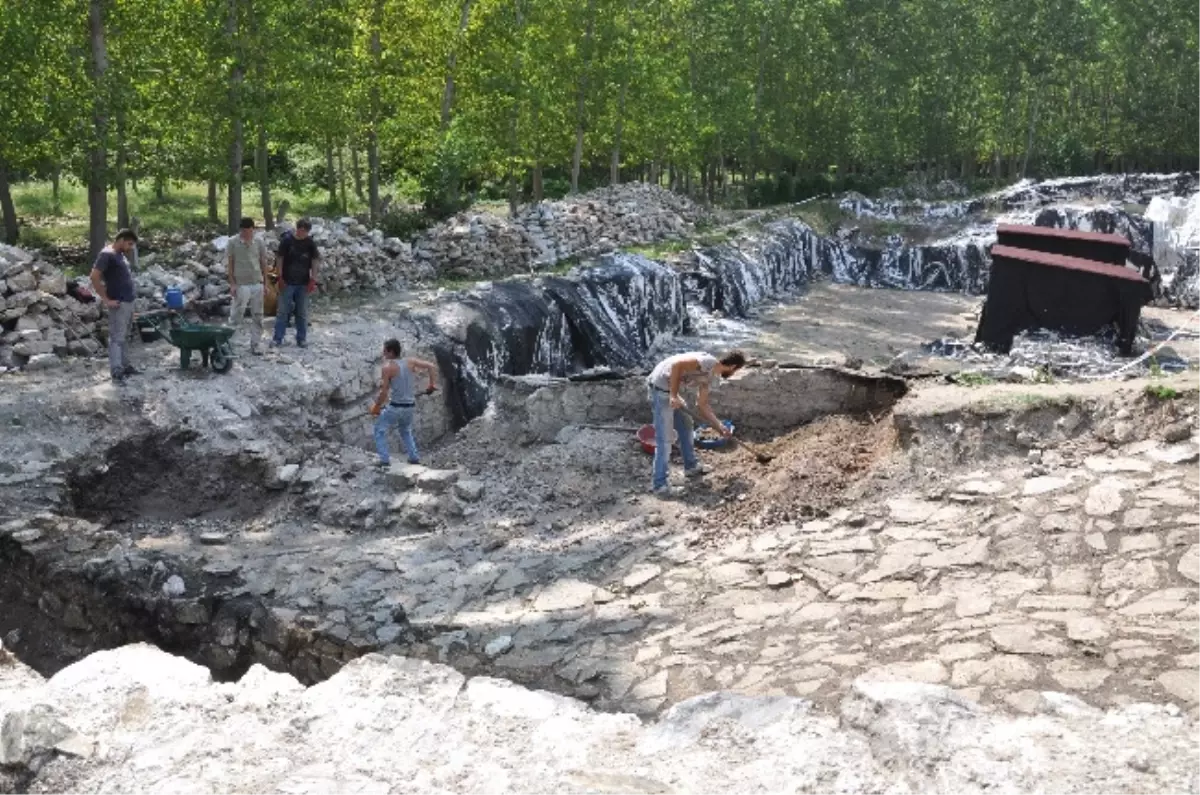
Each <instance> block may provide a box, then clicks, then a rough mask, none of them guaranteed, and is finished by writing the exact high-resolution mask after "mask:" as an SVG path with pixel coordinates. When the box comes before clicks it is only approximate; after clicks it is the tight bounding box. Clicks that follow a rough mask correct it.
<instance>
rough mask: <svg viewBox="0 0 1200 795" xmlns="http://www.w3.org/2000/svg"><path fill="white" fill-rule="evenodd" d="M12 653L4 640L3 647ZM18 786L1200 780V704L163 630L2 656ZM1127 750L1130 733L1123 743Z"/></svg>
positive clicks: (1070, 786)
mask: <svg viewBox="0 0 1200 795" xmlns="http://www.w3.org/2000/svg"><path fill="white" fill-rule="evenodd" d="M0 654H2V653H0ZM0 718H2V719H3V724H2V725H3V729H0V787H2V788H3V789H5V791H9V792H25V791H38V792H47V791H64V792H65V791H76V792H99V791H120V792H155V791H164V790H172V791H193V792H195V791H244V792H266V791H274V792H342V791H355V792H389V791H399V790H406V791H439V792H454V793H459V792H513V791H516V792H522V791H529V790H533V789H538V790H553V791H556V792H645V793H651V792H655V793H657V792H725V791H743V792H745V791H760V790H761V791H798V792H807V791H837V792H847V793H857V792H909V791H924V792H942V793H964V792H992V791H997V790H1003V791H1026V792H1029V791H1053V792H1093V791H1095V789H1096V787H1097V782H1103V784H1102V785H1101V786H1102V787H1103V788H1104V789H1106V790H1112V791H1124V792H1131V791H1138V792H1191V791H1195V789H1196V786H1197V783H1198V782H1197V771H1196V759H1195V754H1194V753H1193V752H1194V750H1195V745H1196V723H1195V721H1194V720H1193V719H1191V718H1188V717H1185V716H1183V715H1181V713H1180V711H1179V710H1178V709H1177V708H1175V707H1172V706H1151V705H1148V704H1134V705H1131V706H1127V707H1122V708H1118V709H1113V710H1109V711H1107V712H1104V711H1100V710H1097V709H1094V708H1092V707H1089V706H1087V705H1085V704H1084V703H1083V702H1081V701H1079V700H1078V699H1075V698H1073V697H1071V696H1067V695H1063V694H1061V693H1053V692H1047V693H1043V694H1041V695H1040V696H1039V700H1038V705H1037V709H1036V711H1035V714H1032V715H1029V716H1023V717H1007V716H1004V715H1002V714H998V713H995V712H992V711H989V710H986V709H983V708H981V707H979V706H978V705H976V704H974V703H972V702H970V701H968V700H966V699H964V698H962V697H961V696H959V695H957V694H956V693H954V692H953V691H951V690H950V689H948V688H945V687H941V686H937V685H928V684H919V683H907V682H881V681H870V680H866V679H863V680H860V681H858V682H856V683H855V685H854V687H853V688H852V690H851V691H850V692H849V693H848V694H847V695H846V696H845V698H844V699H843V701H842V703H841V705H840V709H839V710H838V711H837V713H836V714H832V715H827V714H820V713H817V712H815V711H813V709H812V707H811V704H810V703H808V702H806V701H804V700H803V699H799V698H792V697H785V696H775V697H771V696H765V697H746V696H737V695H732V694H709V695H704V696H699V697H697V698H694V699H691V700H689V701H685V702H683V703H681V704H678V705H676V706H675V707H673V708H672V709H671V710H670V711H668V712H667V713H666V714H665V715H663V716H662V717H661V718H660V719H659V720H657V721H656V722H653V723H649V724H642V723H641V722H640V721H639V720H638V719H637V718H636V717H635V716H633V715H630V714H625V713H608V714H605V713H598V712H594V711H592V710H590V709H588V708H587V707H586V706H585V705H583V704H582V703H581V702H578V701H575V700H572V699H569V698H564V697H561V696H555V695H551V694H549V693H544V692H539V691H532V690H527V689H525V688H522V687H519V686H517V685H513V684H511V683H509V682H505V681H502V680H498V679H491V678H486V677H476V678H472V679H467V678H465V677H463V676H462V675H461V674H459V673H457V672H456V671H454V670H453V669H451V668H448V667H446V666H441V665H435V664H430V663H425V662H418V661H415V660H408V659H404V658H385V657H382V656H379V655H370V656H367V657H364V658H362V659H359V660H356V661H354V662H352V663H350V664H349V665H347V666H346V667H345V668H344V669H342V671H341V672H339V673H337V674H336V675H334V676H333V677H332V678H331V679H329V680H328V681H325V682H322V683H321V684H318V685H315V686H313V687H310V688H307V689H305V688H304V687H302V686H301V685H300V684H299V683H297V682H296V680H295V679H293V678H291V677H290V676H287V675H286V674H278V673H272V672H270V671H268V670H267V669H265V668H263V667H262V666H255V667H254V668H252V669H251V670H250V671H249V672H248V673H247V674H246V675H245V676H244V677H243V678H242V679H241V681H240V682H236V683H223V684H218V683H215V682H213V681H212V679H211V677H210V675H209V673H208V671H207V670H206V669H204V668H202V667H200V666H197V665H194V664H192V663H189V662H187V661H185V660H183V659H182V658H178V657H172V656H170V655H168V654H166V653H164V652H162V651H159V650H158V649H155V648H153V647H150V646H141V645H139V646H127V647H124V648H121V649H115V650H113V651H106V652H100V653H97V654H94V655H92V656H91V657H88V658H87V659H85V660H82V661H80V662H79V663H76V664H75V665H73V666H71V667H69V668H67V669H65V670H63V671H61V672H59V673H58V674H57V675H55V676H54V677H53V678H51V679H50V680H48V681H43V680H41V678H40V677H38V676H37V675H36V674H35V673H33V672H32V671H30V670H28V669H26V668H24V667H23V666H21V665H20V664H19V663H16V662H15V661H13V660H11V659H5V660H0ZM1114 749H1119V750H1116V751H1114Z"/></svg>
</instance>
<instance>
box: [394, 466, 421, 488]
mask: <svg viewBox="0 0 1200 795" xmlns="http://www.w3.org/2000/svg"><path fill="white" fill-rule="evenodd" d="M425 471H426V467H423V466H421V465H420V464H392V465H391V466H390V467H388V469H387V480H388V483H389V484H390V485H391V486H392V487H393V488H398V489H411V488H413V487H414V486H416V485H417V479H418V478H419V477H421V475H423V474H424V473H425Z"/></svg>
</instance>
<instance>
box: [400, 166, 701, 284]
mask: <svg viewBox="0 0 1200 795" xmlns="http://www.w3.org/2000/svg"><path fill="white" fill-rule="evenodd" d="M703 212H704V211H703V210H702V209H701V208H700V207H699V206H697V205H696V204H694V203H693V202H692V201H691V200H690V199H688V198H686V197H684V196H680V195H678V194H675V193H672V192H671V191H669V190H665V189H664V188H660V187H658V186H656V185H647V184H644V183H640V182H633V183H628V184H625V185H618V186H615V187H611V188H600V189H598V190H594V191H591V192H589V193H585V194H582V195H580V196H575V197H568V198H566V199H563V200H562V201H548V202H541V203H540V204H534V205H530V206H528V207H526V208H524V209H523V210H521V211H520V212H519V213H518V215H517V217H516V218H513V219H510V218H502V217H498V216H494V215H487V214H483V213H469V214H467V213H460V214H459V215H457V216H455V217H454V218H452V219H450V220H449V221H446V222H445V223H442V224H440V225H438V226H436V227H434V228H433V229H431V230H429V231H428V232H426V233H425V234H424V235H422V236H421V237H420V238H419V239H418V240H417V242H416V244H415V246H414V248H415V253H416V257H417V259H418V261H420V262H425V263H429V264H431V265H432V266H433V267H435V268H436V269H437V271H438V273H439V274H442V275H446V276H451V277H454V278H491V277H497V276H507V275H509V274H512V273H516V272H522V271H536V270H539V269H544V268H548V267H553V266H554V265H555V264H556V263H558V262H561V261H563V260H569V259H573V258H578V257H587V256H593V255H596V254H601V253H605V252H609V251H613V250H615V249H617V248H620V247H626V246H638V245H646V244H649V243H655V242H658V241H662V240H668V239H677V238H681V237H685V236H687V235H688V234H690V233H691V232H692V231H693V230H694V228H695V227H694V224H695V222H696V221H697V220H699V219H700V218H701V216H702V214H703Z"/></svg>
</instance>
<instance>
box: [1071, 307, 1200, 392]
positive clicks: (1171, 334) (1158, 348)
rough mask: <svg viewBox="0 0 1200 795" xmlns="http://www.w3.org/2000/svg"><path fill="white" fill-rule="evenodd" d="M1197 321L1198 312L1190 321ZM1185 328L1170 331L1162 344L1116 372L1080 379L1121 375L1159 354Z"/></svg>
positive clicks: (1094, 379) (1199, 317)
mask: <svg viewBox="0 0 1200 795" xmlns="http://www.w3.org/2000/svg"><path fill="white" fill-rule="evenodd" d="M1197 319H1200V312H1197V313H1196V314H1195V315H1193V316H1192V320H1197ZM1185 328H1186V326H1180V327H1179V328H1177V329H1175V330H1174V331H1172V332H1171V333H1170V334H1169V335H1168V336H1167V338H1166V339H1165V340H1163V341H1162V342H1160V343H1158V344H1157V345H1155V346H1154V347H1153V348H1151V349H1150V350H1148V351H1146V352H1145V353H1143V354H1142V355H1141V356H1139V357H1137V358H1136V359H1134V360H1133V361H1132V362H1129V363H1128V364H1123V365H1121V366H1120V367H1118V368H1117V369H1116V370H1113V371H1112V372H1111V373H1102V374H1100V375H1084V376H1081V377H1082V378H1086V379H1089V380H1093V381H1096V380H1100V379H1102V378H1112V377H1113V376H1114V375H1116V374H1117V373H1122V372H1124V371H1126V370H1128V369H1129V368H1130V367H1133V366H1134V365H1135V364H1138V363H1140V362H1143V361H1145V360H1146V359H1148V358H1149V357H1151V356H1153V355H1154V354H1156V353H1158V352H1159V350H1161V349H1162V348H1163V347H1164V346H1165V345H1166V344H1167V343H1168V342H1170V341H1171V340H1173V339H1175V337H1177V336H1178V335H1179V334H1180V333H1181V332H1182V331H1183V330H1184V329H1185Z"/></svg>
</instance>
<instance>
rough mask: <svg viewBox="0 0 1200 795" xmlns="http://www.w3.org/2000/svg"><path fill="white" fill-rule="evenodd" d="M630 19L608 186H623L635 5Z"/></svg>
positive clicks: (628, 9) (630, 8)
mask: <svg viewBox="0 0 1200 795" xmlns="http://www.w3.org/2000/svg"><path fill="white" fill-rule="evenodd" d="M625 15H626V16H627V17H628V22H629V26H628V28H629V29H628V32H627V33H626V36H627V37H628V39H627V41H626V42H625V68H624V69H623V70H622V71H621V89H620V93H619V94H618V95H617V125H616V129H614V130H613V148H612V163H611V164H610V166H609V169H608V184H609V185H619V184H621V136H622V134H623V133H624V132H625V95H626V93H627V92H628V91H629V72H630V70H631V69H632V68H633V3H632V2H627V3H626V4H625Z"/></svg>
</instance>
